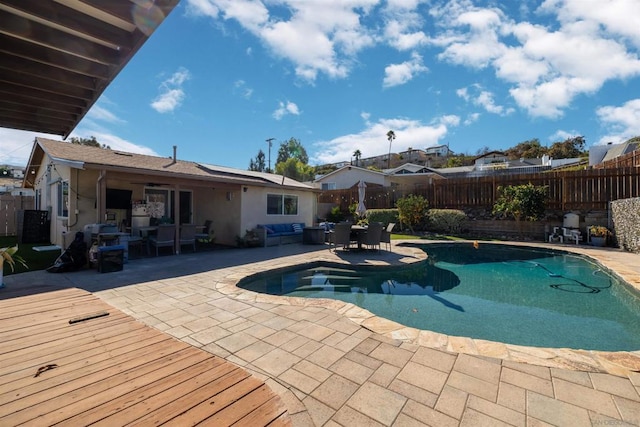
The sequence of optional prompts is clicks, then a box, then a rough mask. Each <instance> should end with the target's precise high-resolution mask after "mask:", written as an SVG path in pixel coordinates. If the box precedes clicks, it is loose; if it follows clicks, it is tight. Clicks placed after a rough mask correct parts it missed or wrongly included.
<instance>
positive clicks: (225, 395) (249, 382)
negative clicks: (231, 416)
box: [167, 376, 264, 427]
mask: <svg viewBox="0 0 640 427" xmlns="http://www.w3.org/2000/svg"><path fill="white" fill-rule="evenodd" d="M263 384H264V383H263V382H261V381H259V380H258V379H256V378H254V377H251V376H247V377H245V378H243V379H242V381H240V382H239V383H237V384H234V386H233V387H227V388H225V389H224V390H222V391H221V392H220V393H217V394H215V395H212V396H209V397H208V398H207V399H206V400H204V401H202V402H201V403H199V404H198V405H196V406H194V407H192V408H190V409H189V410H188V411H186V412H184V413H182V414H180V415H179V416H177V417H176V418H174V419H172V420H171V421H168V422H167V426H176V427H180V426H185V425H196V424H198V423H201V422H202V421H204V420H206V419H207V418H209V416H211V415H212V414H215V413H217V412H219V411H222V410H223V409H224V408H226V407H227V406H229V405H231V404H232V403H233V402H235V401H236V400H238V399H241V398H242V397H244V396H246V395H247V394H249V393H251V392H252V391H254V390H256V389H257V388H259V387H260V386H261V385H263Z"/></svg>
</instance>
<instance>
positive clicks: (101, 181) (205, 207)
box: [23, 138, 316, 249]
mask: <svg viewBox="0 0 640 427" xmlns="http://www.w3.org/2000/svg"><path fill="white" fill-rule="evenodd" d="M176 151H177V150H176V148H175V147H174V152H173V156H170V157H155V156H147V155H142V154H134V153H128V152H124V151H118V150H109V149H102V148H96V147H88V146H83V145H76V144H70V143H66V142H60V141H54V140H50V139H45V138H36V141H35V143H34V146H33V148H32V151H31V155H30V157H29V162H28V164H27V168H26V174H25V178H24V181H23V183H24V187H26V188H31V189H33V190H34V191H35V198H36V209H38V210H48V211H49V212H50V222H51V242H52V243H56V244H63V241H64V238H63V237H62V236H63V232H64V233H70V232H75V231H83V229H84V226H85V225H87V224H94V223H105V222H107V221H110V222H115V223H116V224H117V225H119V226H122V225H124V224H127V223H130V221H131V214H132V210H131V208H132V203H145V204H147V203H148V204H153V207H154V209H153V213H152V216H153V219H154V220H156V221H161V220H162V221H169V222H174V223H176V224H185V223H195V224H203V223H204V222H205V221H206V220H211V221H212V226H211V227H212V229H213V230H215V233H216V241H217V242H219V243H223V244H229V245H235V244H236V236H243V235H244V234H245V231H246V230H247V229H251V228H254V227H256V226H257V225H258V224H262V223H270V224H271V223H291V222H304V223H306V224H309V225H311V224H312V223H313V220H314V218H315V217H316V197H315V191H316V190H314V189H313V188H312V187H311V186H309V185H306V184H302V183H300V182H297V181H295V180H292V179H289V178H285V177H283V176H281V175H275V174H268V173H261V172H250V171H245V170H240V169H233V168H226V167H222V166H214V165H207V164H204V163H196V162H190V161H184V160H179V159H177V158H176ZM285 204H286V205H287V206H288V209H287V211H286V212H284V211H283V206H285ZM177 249H179V248H177Z"/></svg>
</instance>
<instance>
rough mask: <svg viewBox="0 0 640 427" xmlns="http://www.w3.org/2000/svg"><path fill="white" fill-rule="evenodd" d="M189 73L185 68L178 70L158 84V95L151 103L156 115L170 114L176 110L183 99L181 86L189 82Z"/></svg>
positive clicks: (183, 94)
mask: <svg viewBox="0 0 640 427" xmlns="http://www.w3.org/2000/svg"><path fill="white" fill-rule="evenodd" d="M189 78H190V73H189V70H187V69H186V68H182V67H181V68H180V69H179V70H178V71H176V72H175V73H173V74H172V75H171V77H169V78H168V79H166V80H165V81H163V82H162V83H161V84H160V91H161V93H160V95H158V96H157V97H156V98H155V99H154V100H153V102H152V103H151V108H153V109H154V110H156V111H157V112H158V113H170V112H172V111H174V110H175V109H176V108H178V107H179V106H180V105H181V104H182V101H183V100H184V98H185V93H184V90H183V89H182V85H183V84H184V82H186V81H187V80H189Z"/></svg>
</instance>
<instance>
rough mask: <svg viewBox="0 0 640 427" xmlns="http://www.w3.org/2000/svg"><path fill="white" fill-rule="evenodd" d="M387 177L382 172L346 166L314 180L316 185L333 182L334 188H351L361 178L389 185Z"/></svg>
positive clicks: (368, 181)
mask: <svg viewBox="0 0 640 427" xmlns="http://www.w3.org/2000/svg"><path fill="white" fill-rule="evenodd" d="M388 179H389V178H388V177H386V176H385V175H384V174H382V173H376V172H373V171H368V170H366V169H361V168H355V167H352V168H349V167H346V168H344V169H341V170H338V171H336V172H334V173H332V174H331V175H329V176H324V177H322V178H320V179H319V180H317V181H316V184H317V185H318V187H320V186H321V185H322V183H329V182H334V183H335V184H336V190H343V189H346V188H351V187H353V186H354V185H357V184H358V182H360V180H363V181H365V182H367V183H372V184H379V185H381V186H385V187H387V186H389V183H388Z"/></svg>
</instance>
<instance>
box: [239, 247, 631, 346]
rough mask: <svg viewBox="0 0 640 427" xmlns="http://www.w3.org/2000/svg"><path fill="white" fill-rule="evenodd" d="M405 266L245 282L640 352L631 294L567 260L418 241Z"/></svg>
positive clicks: (316, 271) (474, 330) (454, 324)
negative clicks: (423, 255) (419, 254)
mask: <svg viewBox="0 0 640 427" xmlns="http://www.w3.org/2000/svg"><path fill="white" fill-rule="evenodd" d="M420 248H421V249H422V250H424V251H425V252H427V254H428V257H429V258H428V262H426V263H424V264H420V265H416V266H412V267H402V268H393V269H385V270H383V271H379V270H372V269H354V268H351V267H344V266H343V267H335V266H316V267H313V268H298V269H295V270H288V271H284V272H278V273H274V274H267V275H260V276H258V277H255V278H251V277H249V278H247V279H245V280H243V281H242V282H241V283H239V284H238V286H239V287H241V288H244V289H248V290H252V291H256V292H262V293H269V294H273V295H286V296H296V297H305V298H333V299H337V300H341V301H345V302H350V303H353V304H356V305H358V306H359V307H362V308H365V309H367V310H369V311H370V312H372V313H374V314H376V315H378V316H380V317H384V318H387V319H390V320H393V321H396V322H398V323H401V324H404V325H406V326H410V327H414V328H417V329H423V330H431V331H436V332H440V333H444V334H447V335H455V336H465V337H471V338H478V339H485V340H491V341H499V342H504V343H510V344H519V345H527V346H537V347H568V348H574V349H591V350H603V351H622V350H638V349H640V295H639V293H638V292H637V291H636V290H633V289H632V288H631V287H630V286H628V285H626V284H624V283H622V282H621V281H620V279H618V278H617V277H616V276H614V275H612V274H610V273H609V272H608V271H607V270H606V269H605V268H603V267H602V266H601V265H599V264H597V263H595V262H594V261H591V260H590V259H589V258H586V257H581V256H578V255H576V254H572V253H568V252H564V251H555V250H547V249H540V248H533V247H521V246H518V247H514V246H508V245H499V244H487V243H482V244H480V246H479V247H478V249H476V248H474V247H473V245H471V244H470V243H437V244H427V245H421V246H420Z"/></svg>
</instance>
